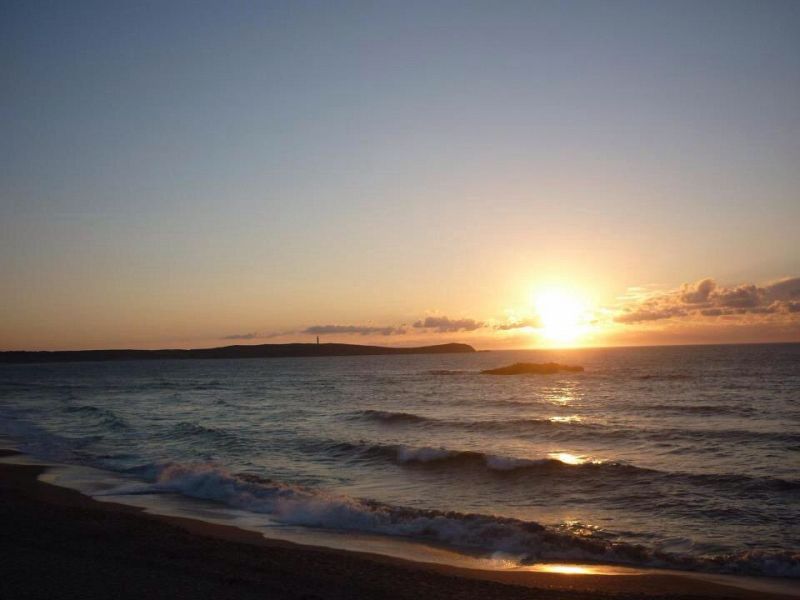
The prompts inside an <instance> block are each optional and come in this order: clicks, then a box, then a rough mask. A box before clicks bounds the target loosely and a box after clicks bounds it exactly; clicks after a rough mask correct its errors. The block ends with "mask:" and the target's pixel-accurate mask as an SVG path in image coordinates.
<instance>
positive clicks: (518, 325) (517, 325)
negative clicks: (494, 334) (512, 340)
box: [494, 319, 542, 331]
mask: <svg viewBox="0 0 800 600" xmlns="http://www.w3.org/2000/svg"><path fill="white" fill-rule="evenodd" d="M541 326H542V323H541V321H539V319H519V320H517V321H510V322H508V323H501V324H499V325H495V326H494V328H495V329H496V330H497V331H511V330H512V329H523V328H524V327H541Z"/></svg>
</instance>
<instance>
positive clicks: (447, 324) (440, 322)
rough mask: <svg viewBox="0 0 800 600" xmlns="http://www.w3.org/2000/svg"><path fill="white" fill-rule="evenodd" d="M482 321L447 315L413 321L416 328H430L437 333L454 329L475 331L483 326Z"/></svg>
mask: <svg viewBox="0 0 800 600" xmlns="http://www.w3.org/2000/svg"><path fill="white" fill-rule="evenodd" d="M484 326H485V325H484V323H483V322H482V321H476V320H475V319H450V318H448V317H426V318H425V319H424V320H419V321H417V322H415V323H414V327H415V328H417V329H432V330H434V331H436V332H438V333H454V332H456V331H475V330H476V329H480V328H481V327H484Z"/></svg>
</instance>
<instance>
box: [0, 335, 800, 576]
mask: <svg viewBox="0 0 800 600" xmlns="http://www.w3.org/2000/svg"><path fill="white" fill-rule="evenodd" d="M550 361H556V362H560V363H565V364H575V365H581V366H583V367H584V369H585V370H584V371H583V372H580V373H558V374H552V375H521V376H492V375H485V374H482V373H481V370H483V369H488V368H494V367H499V366H504V365H508V364H512V363H515V362H550ZM0 433H3V434H5V435H6V436H10V437H11V438H13V439H14V440H15V441H16V443H17V445H18V447H19V448H20V449H21V450H23V451H25V452H27V453H29V454H31V455H33V456H36V457H40V458H43V459H47V460H51V461H58V462H60V463H66V464H68V465H77V466H82V467H93V468H95V469H101V470H102V471H104V472H108V473H109V474H112V473H113V474H114V477H113V479H112V480H111V481H113V484H107V485H106V486H105V488H104V491H103V493H104V494H107V495H108V494H110V495H112V496H114V497H115V498H116V499H119V498H124V497H125V496H129V497H130V498H134V497H145V496H147V497H150V498H159V497H163V498H165V499H166V498H170V499H171V501H174V500H175V499H176V498H177V499H179V498H181V497H183V498H194V499H201V500H203V501H204V504H203V506H212V505H213V506H219V507H229V508H232V509H236V511H238V512H239V514H250V515H253V516H262V517H265V518H267V519H268V522H269V523H272V524H278V525H283V526H286V527H292V528H295V529H296V530H305V531H310V532H311V531H316V532H338V533H345V534H350V535H353V536H356V535H358V536H364V535H367V536H371V539H372V540H373V543H374V540H375V539H378V540H380V539H384V540H403V541H407V542H413V543H423V544H430V545H433V546H435V547H440V548H447V549H450V550H452V551H454V552H463V553H464V554H469V555H470V556H486V557H502V559H503V560H506V561H512V562H514V563H515V564H533V563H537V562H547V561H590V562H602V563H612V564H620V565H633V566H639V567H642V566H648V567H662V568H663V567H666V568H678V569H691V570H698V571H705V572H715V573H740V574H750V575H768V576H782V577H800V344H781V345H746V346H745V345H742V346H703V347H699V346H698V347H660V348H617V349H585V350H552V351H542V350H537V351H534V350H530V351H498V352H479V353H470V354H448V355H410V356H363V357H326V358H284V359H240V360H152V361H147V360H146V361H124V362H86V363H59V364H55V363H53V364H27V365H0ZM197 512H198V516H199V517H201V518H202V516H203V515H202V511H201V510H199V509H198V511H197ZM254 522H258V521H254ZM265 522H267V521H265Z"/></svg>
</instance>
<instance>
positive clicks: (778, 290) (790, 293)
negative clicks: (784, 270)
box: [764, 277, 800, 301]
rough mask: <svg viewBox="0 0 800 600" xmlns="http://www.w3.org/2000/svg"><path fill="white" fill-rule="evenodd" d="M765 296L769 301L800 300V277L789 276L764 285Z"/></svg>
mask: <svg viewBox="0 0 800 600" xmlns="http://www.w3.org/2000/svg"><path fill="white" fill-rule="evenodd" d="M764 297H765V298H766V299H767V300H768V301H775V300H778V301H791V300H800V277H789V278H788V279H781V280H780V281H776V282H775V283H771V284H769V285H767V286H765V287H764Z"/></svg>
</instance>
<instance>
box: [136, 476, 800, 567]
mask: <svg viewBox="0 0 800 600" xmlns="http://www.w3.org/2000/svg"><path fill="white" fill-rule="evenodd" d="M145 472H148V473H149V475H150V476H151V479H153V480H154V482H153V483H152V484H151V485H150V486H149V489H150V491H151V492H158V491H161V492H173V493H175V492H177V493H180V494H183V495H186V496H191V497H195V498H202V499H206V500H213V501H218V502H222V503H225V504H228V505H230V506H235V507H237V508H241V509H244V510H248V511H253V512H258V513H265V514H269V515H270V517H271V518H273V519H275V520H276V521H279V522H282V523H285V524H290V525H302V526H308V527H322V528H327V529H335V530H343V531H359V532H368V533H376V534H382V535H390V536H400V537H411V538H416V539H423V540H429V541H432V542H436V543H441V544H445V545H448V546H452V547H456V548H459V547H460V548H472V549H477V550H480V551H482V552H487V553H495V552H503V553H505V554H509V555H513V556H515V557H517V559H518V560H519V561H520V562H521V563H532V562H537V561H558V560H569V561H601V562H607V563H615V564H632V565H639V566H654V567H664V568H681V569H695V570H706V571H713V572H725V573H746V574H754V575H773V576H782V577H800V553H793V552H772V553H769V552H753V551H750V552H743V553H738V554H729V555H720V556H711V557H702V556H693V555H679V554H669V553H663V552H659V551H657V550H650V549H648V548H645V547H644V546H640V545H634V544H628V543H618V542H613V541H611V540H609V539H606V537H607V536H597V537H592V536H591V535H589V536H587V535H586V534H582V535H576V534H573V533H569V532H562V531H556V530H554V529H550V528H547V527H545V526H543V525H541V524H539V523H537V522H535V521H523V520H520V519H514V518H509V517H499V516H493V515H485V514H466V513H459V512H454V511H439V510H426V509H417V508H407V507H399V506H393V505H389V504H385V503H383V502H378V501H375V500H368V499H358V498H351V497H347V496H344V495H341V494H334V493H328V492H325V491H321V490H315V489H310V488H306V487H302V486H298V485H292V484H288V483H283V482H278V481H274V480H271V479H266V478H262V477H259V476H257V475H249V474H233V473H230V472H228V471H226V470H224V469H221V468H219V467H216V466H214V465H208V464H177V463H172V464H167V465H149V466H147V468H146V469H144V470H143V471H141V473H142V474H143V473H145ZM130 493H142V490H138V491H134V490H130Z"/></svg>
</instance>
